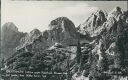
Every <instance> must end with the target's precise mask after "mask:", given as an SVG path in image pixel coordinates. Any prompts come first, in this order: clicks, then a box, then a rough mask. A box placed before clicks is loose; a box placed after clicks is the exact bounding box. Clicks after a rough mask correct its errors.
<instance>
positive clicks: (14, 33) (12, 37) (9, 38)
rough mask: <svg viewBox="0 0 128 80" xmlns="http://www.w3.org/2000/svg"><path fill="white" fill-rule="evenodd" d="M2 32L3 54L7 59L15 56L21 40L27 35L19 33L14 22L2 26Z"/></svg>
mask: <svg viewBox="0 0 128 80" xmlns="http://www.w3.org/2000/svg"><path fill="white" fill-rule="evenodd" d="M1 32H2V35H1V38H2V40H1V41H2V42H1V43H2V44H1V46H2V54H4V57H5V58H7V57H9V56H10V55H11V54H13V51H14V49H15V48H16V47H17V46H18V45H19V43H20V39H21V38H22V37H24V36H25V35H26V34H25V33H22V32H19V31H18V28H17V26H16V25H15V24H14V23H12V22H8V23H5V24H4V25H3V26H2V31H1Z"/></svg>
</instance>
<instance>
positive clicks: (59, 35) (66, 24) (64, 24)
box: [48, 17, 78, 45]
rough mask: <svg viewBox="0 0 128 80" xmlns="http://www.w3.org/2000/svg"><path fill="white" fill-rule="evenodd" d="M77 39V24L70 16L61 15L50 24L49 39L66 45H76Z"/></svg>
mask: <svg viewBox="0 0 128 80" xmlns="http://www.w3.org/2000/svg"><path fill="white" fill-rule="evenodd" d="M77 39H78V35H77V32H76V28H75V25H74V24H73V22H72V21H71V20H69V19H68V18H66V17H59V18H57V19H55V20H53V21H51V23H50V24H49V31H48V40H50V41H52V42H58V43H62V44H64V45H74V44H76V42H77Z"/></svg>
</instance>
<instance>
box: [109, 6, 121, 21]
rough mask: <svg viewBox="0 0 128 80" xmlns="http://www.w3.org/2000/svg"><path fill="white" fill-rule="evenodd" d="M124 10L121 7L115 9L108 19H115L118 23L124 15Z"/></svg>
mask: <svg viewBox="0 0 128 80" xmlns="http://www.w3.org/2000/svg"><path fill="white" fill-rule="evenodd" d="M122 13H123V12H122V9H121V8H120V7H116V8H114V9H113V10H112V11H111V12H110V13H109V15H108V18H107V19H109V18H114V19H115V20H116V21H119V18H120V16H121V15H122Z"/></svg>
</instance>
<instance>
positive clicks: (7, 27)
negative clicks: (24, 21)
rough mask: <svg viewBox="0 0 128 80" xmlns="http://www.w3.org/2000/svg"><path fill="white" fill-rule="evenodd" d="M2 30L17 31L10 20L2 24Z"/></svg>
mask: <svg viewBox="0 0 128 80" xmlns="http://www.w3.org/2000/svg"><path fill="white" fill-rule="evenodd" d="M2 31H15V32H18V28H17V27H16V25H15V24H14V23H12V22H7V23H5V24H4V25H3V27H2Z"/></svg>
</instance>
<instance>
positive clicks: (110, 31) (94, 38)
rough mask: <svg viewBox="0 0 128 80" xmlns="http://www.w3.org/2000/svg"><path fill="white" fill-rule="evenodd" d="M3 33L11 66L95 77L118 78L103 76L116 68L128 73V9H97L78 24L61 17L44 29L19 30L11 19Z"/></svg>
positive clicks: (8, 64) (4, 26) (101, 79)
mask: <svg viewBox="0 0 128 80" xmlns="http://www.w3.org/2000/svg"><path fill="white" fill-rule="evenodd" d="M1 36H2V42H1V43H2V46H1V47H2V56H3V57H4V58H6V61H5V62H6V65H7V66H8V69H14V70H32V71H35V70H38V71H40V70H42V71H49V70H51V69H52V70H53V71H56V72H64V71H66V70H68V69H71V73H72V76H73V75H74V74H76V73H82V72H84V76H89V78H91V79H92V80H104V78H106V79H105V80H112V79H113V80H116V79H114V78H113V77H111V76H107V77H106V76H105V75H104V72H108V71H111V72H113V70H114V69H118V70H120V71H122V72H124V73H125V72H128V71H127V70H128V65H127V64H128V11H123V10H122V9H121V8H120V7H116V8H114V9H113V10H112V11H111V12H110V13H106V12H105V11H102V10H98V11H96V12H94V13H92V14H91V15H90V16H89V17H88V19H87V20H86V21H85V22H83V23H81V24H80V25H79V26H78V27H75V25H74V23H73V22H72V21H71V20H70V19H68V18H67V17H58V18H56V19H55V20H52V21H51V22H50V24H49V26H48V30H45V31H43V32H41V31H40V30H38V29H34V30H32V31H31V32H30V33H23V32H19V31H18V28H17V27H16V26H15V24H14V23H12V22H8V23H6V24H4V25H3V27H2V35H1ZM67 66H69V67H67ZM81 75H82V74H81ZM108 78H109V79H108ZM49 80H50V79H49Z"/></svg>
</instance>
